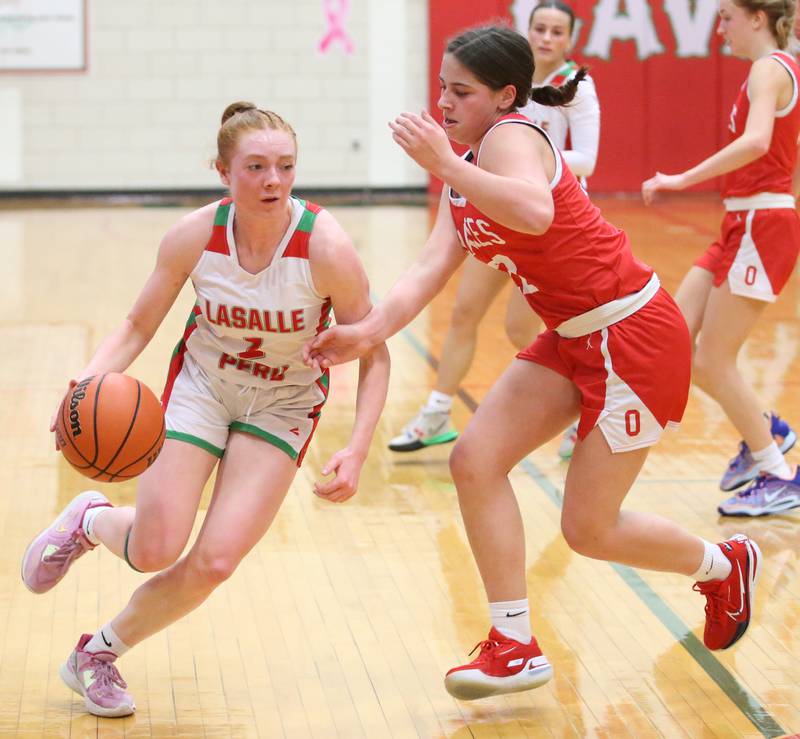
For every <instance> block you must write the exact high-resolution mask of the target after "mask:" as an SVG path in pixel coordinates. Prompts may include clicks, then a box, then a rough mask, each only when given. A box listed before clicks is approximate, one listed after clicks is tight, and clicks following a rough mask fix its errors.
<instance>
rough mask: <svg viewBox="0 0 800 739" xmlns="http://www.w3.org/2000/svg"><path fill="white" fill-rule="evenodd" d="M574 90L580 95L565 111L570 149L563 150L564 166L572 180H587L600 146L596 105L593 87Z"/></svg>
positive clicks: (598, 113) (598, 114)
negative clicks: (579, 178)
mask: <svg viewBox="0 0 800 739" xmlns="http://www.w3.org/2000/svg"><path fill="white" fill-rule="evenodd" d="M585 84H586V81H584V82H582V83H581V84H580V86H579V87H578V90H579V91H580V90H581V89H583V92H582V93H580V94H579V95H577V96H576V99H575V103H574V104H573V105H572V106H568V107H567V108H566V109H565V110H566V115H567V121H568V123H569V138H570V144H571V147H572V148H571V149H568V150H566V151H563V152H562V153H563V154H564V159H565V160H566V162H567V166H568V167H569V168H570V170H572V173H573V174H574V175H575V176H576V177H589V176H590V175H591V174H592V173H593V172H594V168H595V165H596V164H597V150H598V148H599V146H600V105H599V104H598V102H597V94H596V93H595V91H594V86H591V87H584V85H585Z"/></svg>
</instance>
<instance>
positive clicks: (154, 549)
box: [127, 541, 181, 572]
mask: <svg viewBox="0 0 800 739" xmlns="http://www.w3.org/2000/svg"><path fill="white" fill-rule="evenodd" d="M180 555H181V550H180V548H178V547H176V546H172V547H171V546H169V542H161V541H152V542H147V543H144V544H139V542H134V543H133V544H132V545H131V546H130V547H129V548H128V552H127V557H128V559H129V561H130V564H131V565H132V566H133V567H135V568H136V569H137V570H139V571H140V572H160V571H161V570H165V569H167V567H170V566H171V565H173V564H175V562H177V560H178V557H180Z"/></svg>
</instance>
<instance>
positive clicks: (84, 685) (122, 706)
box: [58, 634, 136, 718]
mask: <svg viewBox="0 0 800 739" xmlns="http://www.w3.org/2000/svg"><path fill="white" fill-rule="evenodd" d="M91 638H92V635H91V634H84V635H83V636H82V637H81V638H80V639H79V640H78V644H77V646H76V647H75V649H73V650H72V654H70V656H69V658H68V659H67V661H66V662H65V663H64V664H63V665H61V668H60V669H59V671H58V674H59V675H61V679H62V680H63V681H64V682H65V683H66V685H67V687H69V688H72V689H73V690H74V691H75V692H76V693H78V695H82V696H83V701H84V703H85V704H86V710H87V711H89V713H92V714H94V715H95V716H107V717H112V718H113V717H117V716H130V715H131V714H132V713H133V712H134V711H135V710H136V704H135V703H134V702H133V696H132V695H131V694H130V693H128V692H126V690H125V688H127V687H128V685H127V683H126V682H125V681H124V680H123V679H122V675H120V674H119V670H117V668H116V667H115V666H114V660H115V659H116V658H117V655H116V654H114V653H113V652H86V651H84V649H83V648H84V647H85V646H86V643H87V642H88V641H89V640H90V639H91Z"/></svg>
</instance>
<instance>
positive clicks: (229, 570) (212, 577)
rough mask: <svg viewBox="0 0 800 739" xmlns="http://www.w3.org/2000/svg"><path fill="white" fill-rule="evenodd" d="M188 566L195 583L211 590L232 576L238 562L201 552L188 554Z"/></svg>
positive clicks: (219, 555) (217, 554)
mask: <svg viewBox="0 0 800 739" xmlns="http://www.w3.org/2000/svg"><path fill="white" fill-rule="evenodd" d="M188 564H189V565H190V567H191V570H192V578H193V580H194V581H195V583H196V584H198V585H200V586H202V587H203V588H206V589H208V590H213V589H214V588H216V587H217V586H218V585H221V584H222V583H223V582H225V581H226V580H227V579H228V578H229V577H230V576H231V575H232V574H233V572H234V570H235V569H236V567H237V565H238V564H239V560H238V559H235V558H233V557H231V556H228V555H226V554H223V553H219V552H216V553H212V552H202V551H201V552H193V553H192V554H190V555H189V562H188Z"/></svg>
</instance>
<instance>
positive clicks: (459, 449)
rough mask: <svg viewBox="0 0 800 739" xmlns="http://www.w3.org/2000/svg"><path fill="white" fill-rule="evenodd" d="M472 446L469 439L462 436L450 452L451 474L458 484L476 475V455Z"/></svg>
mask: <svg viewBox="0 0 800 739" xmlns="http://www.w3.org/2000/svg"><path fill="white" fill-rule="evenodd" d="M470 446H471V445H470V443H469V441H467V440H466V439H464V438H463V437H462V438H460V439H459V440H458V441H457V442H456V444H455V446H454V447H453V451H452V452H450V474H451V475H452V476H453V481H454V482H455V483H456V484H458V483H459V482H466V481H468V480H471V479H472V478H473V477H474V475H475V455H474V454H473V452H472V450H471V449H470Z"/></svg>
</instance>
